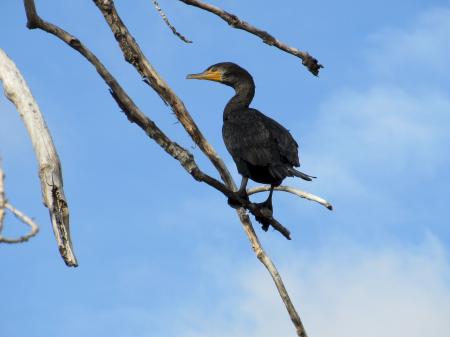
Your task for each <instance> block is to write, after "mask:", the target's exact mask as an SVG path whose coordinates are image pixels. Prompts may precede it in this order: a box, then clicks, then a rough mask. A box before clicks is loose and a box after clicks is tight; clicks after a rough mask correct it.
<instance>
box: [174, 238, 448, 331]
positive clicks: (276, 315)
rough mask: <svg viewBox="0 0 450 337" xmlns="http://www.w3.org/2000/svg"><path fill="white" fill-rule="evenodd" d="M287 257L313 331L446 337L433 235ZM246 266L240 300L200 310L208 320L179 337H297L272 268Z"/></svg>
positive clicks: (444, 268) (297, 298) (290, 282)
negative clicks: (412, 242)
mask: <svg viewBox="0 0 450 337" xmlns="http://www.w3.org/2000/svg"><path fill="white" fill-rule="evenodd" d="M286 260H287V263H286V264H285V265H286V268H281V269H286V270H283V273H284V274H285V280H286V285H287V287H288V289H290V291H291V294H292V298H293V299H294V302H295V303H296V304H297V309H298V310H299V312H300V314H301V316H302V318H303V320H304V324H305V326H306V327H307V330H308V332H309V334H310V335H311V336H315V337H322V336H323V337H326V336H334V337H340V336H342V337H361V336H365V337H372V336H373V337H375V336H377V337H378V336H380V335H382V336H385V337H391V336H392V337H397V336H409V337H422V336H435V337H445V336H448V331H449V329H450V322H449V320H448V313H449V312H450V287H449V283H448V281H449V277H450V265H449V263H448V260H447V258H446V256H445V254H444V252H443V249H442V247H441V245H440V243H439V242H438V241H437V240H436V239H435V238H434V237H433V236H432V235H428V238H427V239H426V240H425V242H424V243H423V244H422V245H420V246H419V247H400V246H398V247H390V248H384V249H383V250H380V251H373V250H372V251H368V250H367V248H366V247H355V246H349V245H344V244H343V245H341V246H337V247H334V248H333V249H330V250H328V251H327V252H322V253H321V254H320V255H319V256H313V255H312V254H310V256H308V257H305V255H303V258H301V259H299V258H298V257H294V256H290V257H288V258H287V259H286ZM242 267H244V268H242ZM242 267H241V268H240V270H242V269H243V270H244V272H243V273H242V274H240V276H239V279H238V281H237V282H238V286H237V289H238V292H237V293H236V296H235V300H234V301H231V302H226V303H220V302H219V303H217V306H216V307H215V308H214V310H212V311H209V312H203V313H197V314H198V315H199V316H200V317H201V318H200V317H197V318H198V320H199V322H202V324H195V326H196V328H195V329H193V328H191V329H189V328H187V329H185V332H183V333H181V334H179V336H181V337H200V336H209V337H225V336H237V337H240V336H242V337H244V336H246V337H252V336H255V337H256V336H258V337H266V336H267V337H269V336H270V337H271V336H284V337H288V336H295V335H296V334H295V330H294V328H293V326H292V324H291V322H290V321H289V318H288V316H287V313H286V312H285V309H284V308H283V305H282V303H281V300H280V298H279V297H278V295H277V294H276V291H275V289H274V287H273V284H272V282H271V280H270V279H269V277H268V275H267V273H266V271H265V270H264V269H263V268H262V267H260V266H258V268H257V267H256V263H255V262H254V261H253V262H252V263H251V267H249V266H242ZM229 280H230V283H231V284H233V283H234V282H236V280H234V279H233V275H232V274H230V277H229ZM194 320H195V317H191V321H194Z"/></svg>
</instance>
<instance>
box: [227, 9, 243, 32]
mask: <svg viewBox="0 0 450 337" xmlns="http://www.w3.org/2000/svg"><path fill="white" fill-rule="evenodd" d="M224 15H225V16H226V17H227V18H228V20H227V23H228V24H229V25H230V26H231V27H233V28H237V27H239V26H240V25H241V20H240V19H239V18H238V17H237V16H236V15H234V14H231V13H228V12H227V11H224Z"/></svg>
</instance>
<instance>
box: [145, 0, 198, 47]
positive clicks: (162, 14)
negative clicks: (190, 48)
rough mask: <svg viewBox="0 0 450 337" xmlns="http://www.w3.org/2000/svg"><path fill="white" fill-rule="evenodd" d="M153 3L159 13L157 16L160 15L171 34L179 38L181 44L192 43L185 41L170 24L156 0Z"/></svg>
mask: <svg viewBox="0 0 450 337" xmlns="http://www.w3.org/2000/svg"><path fill="white" fill-rule="evenodd" d="M152 1H153V5H154V6H155V8H156V10H157V11H158V12H159V14H160V15H161V17H162V18H163V20H164V22H165V23H166V25H167V26H168V27H169V28H170V30H171V31H172V33H173V34H174V35H176V36H178V37H179V39H180V40H181V41H183V42H186V43H192V41H191V40H189V39H187V38H186V37H185V36H183V35H181V34H180V33H179V32H178V31H177V30H176V28H175V27H174V26H173V25H172V24H171V23H170V21H169V19H168V17H167V15H166V14H165V13H164V12H163V10H162V9H161V7H160V6H159V3H158V1H156V0H152Z"/></svg>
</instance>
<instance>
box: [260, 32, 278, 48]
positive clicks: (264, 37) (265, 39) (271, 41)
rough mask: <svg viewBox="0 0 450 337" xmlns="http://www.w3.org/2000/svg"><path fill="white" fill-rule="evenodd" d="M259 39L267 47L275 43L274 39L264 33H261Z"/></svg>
mask: <svg viewBox="0 0 450 337" xmlns="http://www.w3.org/2000/svg"><path fill="white" fill-rule="evenodd" d="M261 38H262V40H263V42H264V43H265V44H268V45H269V46H273V45H275V43H276V39H275V38H274V37H273V36H272V35H270V34H269V33H267V32H266V31H262V32H261Z"/></svg>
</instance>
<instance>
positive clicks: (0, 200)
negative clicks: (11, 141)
mask: <svg viewBox="0 0 450 337" xmlns="http://www.w3.org/2000/svg"><path fill="white" fill-rule="evenodd" d="M4 182H5V174H4V173H3V168H2V162H1V159H0V243H22V242H25V241H28V240H29V239H30V238H32V237H33V236H35V235H36V234H37V233H38V232H39V226H38V225H37V224H36V223H35V222H34V221H33V220H32V219H31V218H29V217H27V216H26V215H25V214H23V213H22V212H20V211H19V210H17V209H15V208H14V207H13V206H12V205H11V204H10V203H8V202H7V200H6V197H5V186H4ZM5 208H7V209H9V210H10V211H11V212H12V213H13V214H14V215H15V216H16V217H17V218H18V219H19V220H20V221H21V222H23V223H24V224H26V225H28V226H29V227H30V232H29V233H28V234H26V235H23V236H21V237H19V238H17V239H8V238H5V237H4V236H3V235H2V230H3V221H4V219H5Z"/></svg>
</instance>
